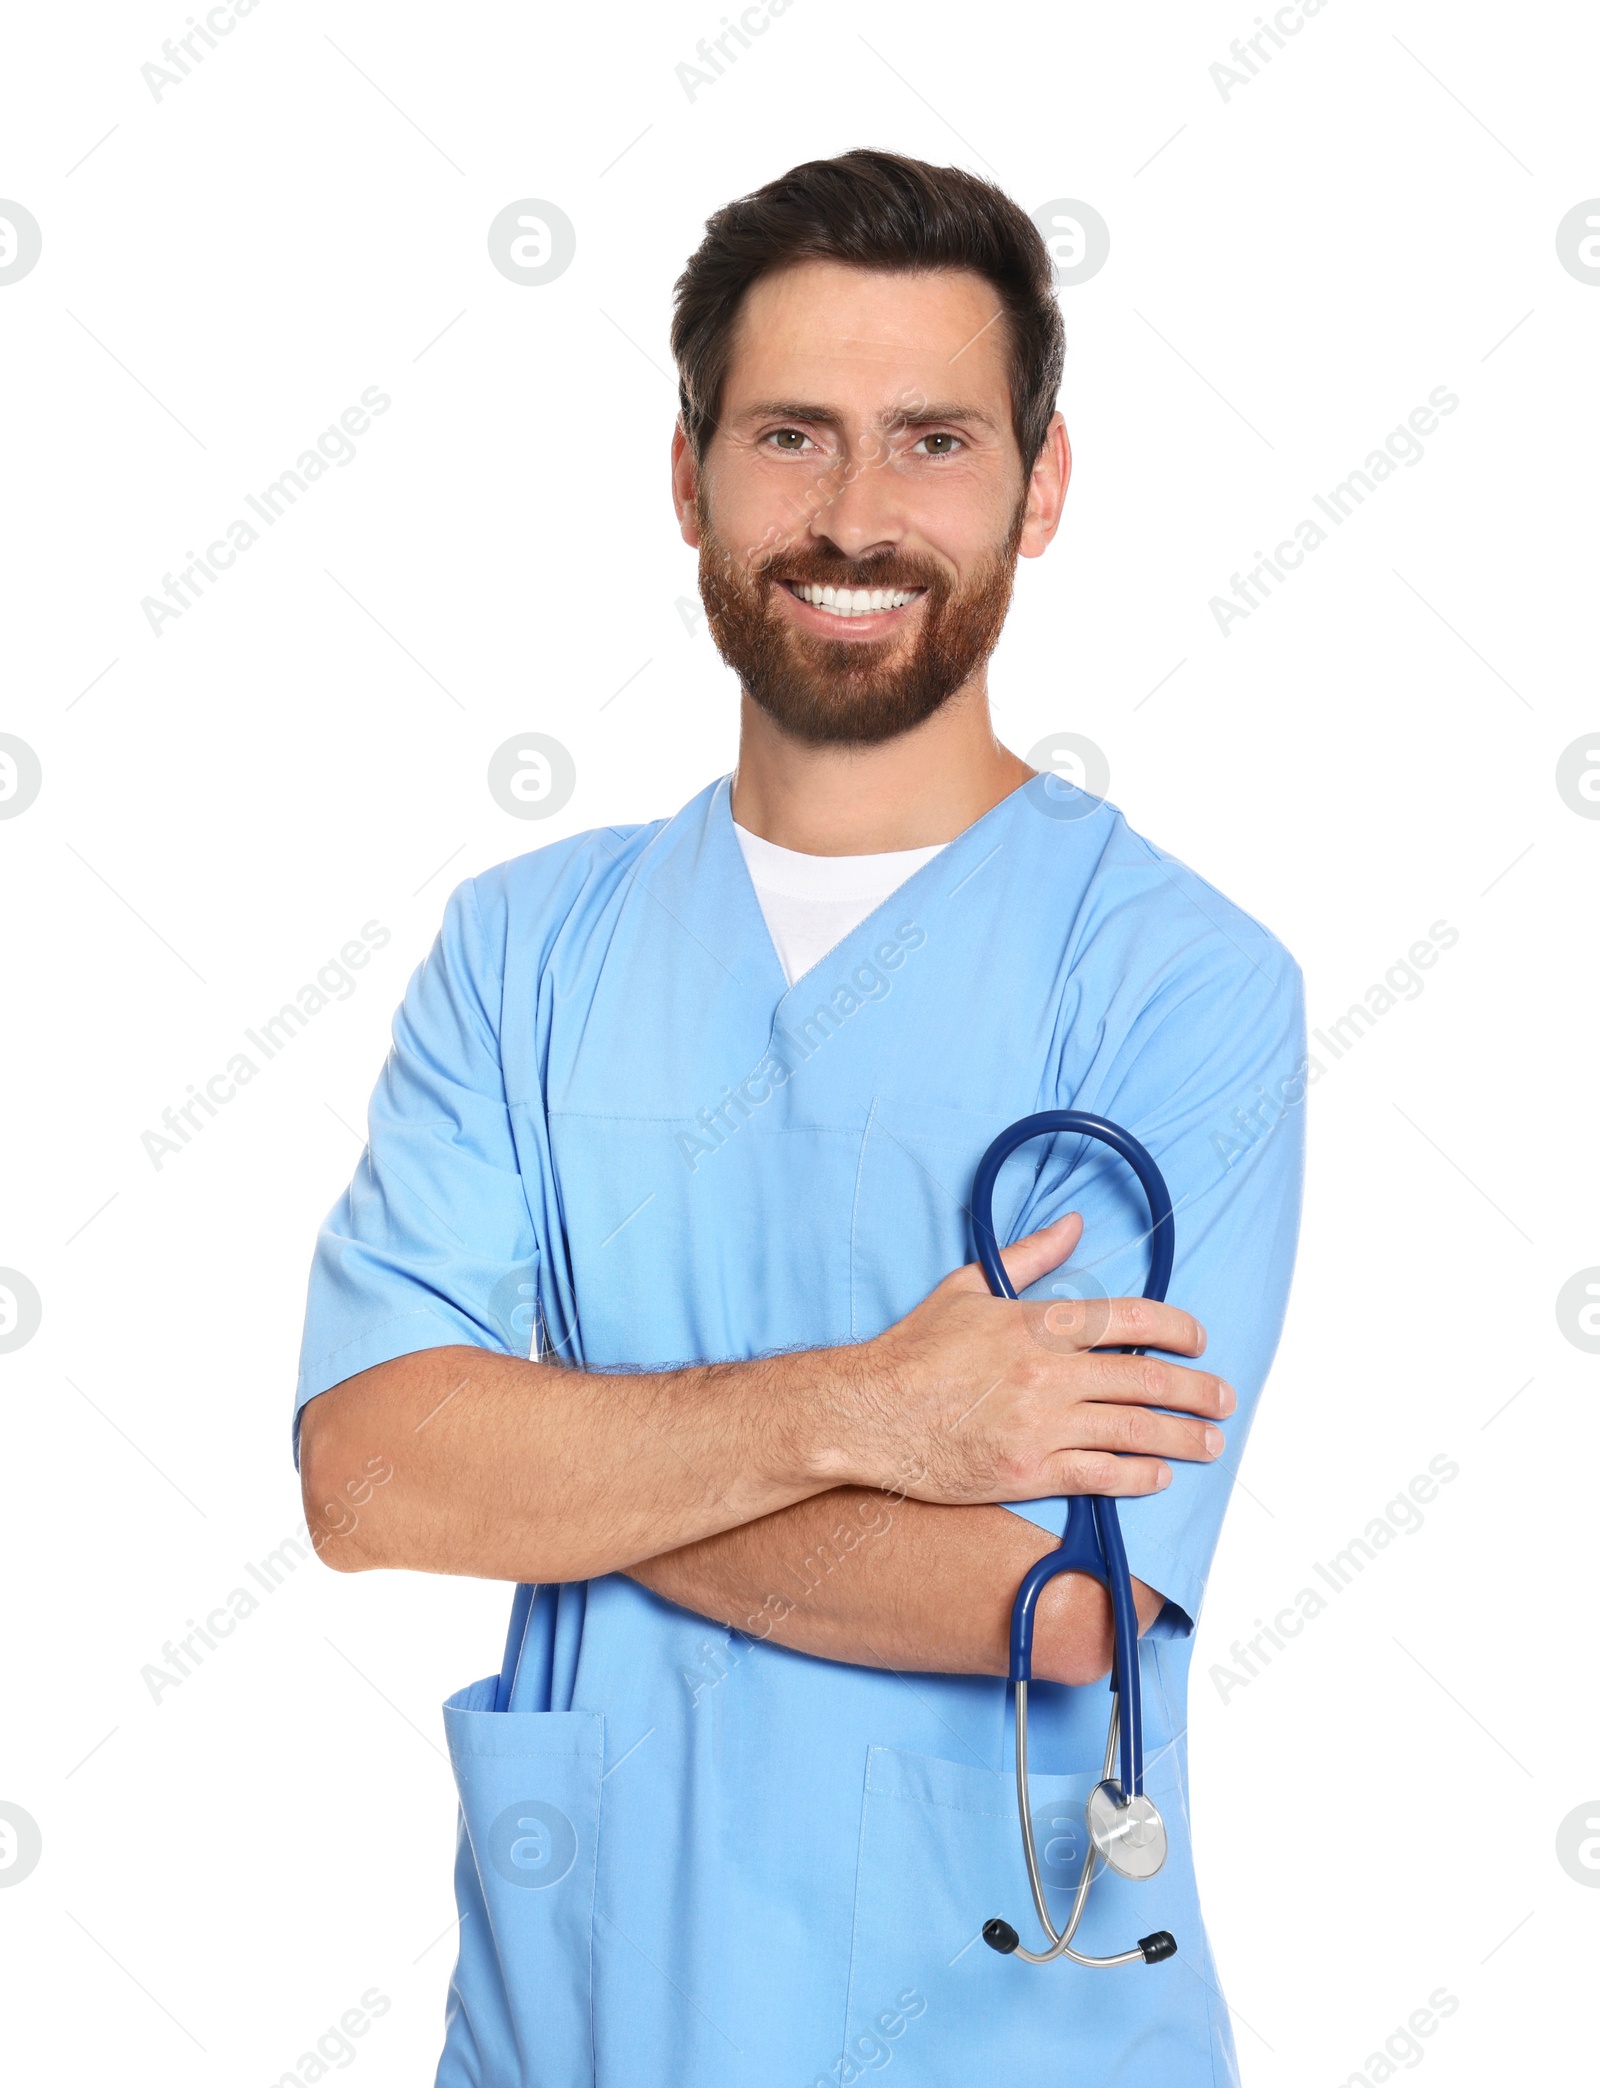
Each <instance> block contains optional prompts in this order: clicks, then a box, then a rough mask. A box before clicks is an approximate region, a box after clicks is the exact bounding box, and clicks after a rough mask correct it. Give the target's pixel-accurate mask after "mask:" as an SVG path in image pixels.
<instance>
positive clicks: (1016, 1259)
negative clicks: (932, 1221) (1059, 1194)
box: [945, 1211, 1083, 1291]
mask: <svg viewBox="0 0 1600 2088" xmlns="http://www.w3.org/2000/svg"><path fill="white" fill-rule="evenodd" d="M1082 1237H1083V1220H1082V1218H1080V1217H1079V1215H1078V1213H1077V1212H1076V1211H1069V1212H1068V1213H1067V1215H1066V1216H1065V1217H1064V1218H1057V1219H1056V1220H1055V1222H1054V1223H1053V1224H1051V1225H1046V1226H1043V1227H1041V1228H1040V1230H1039V1231H1038V1232H1034V1233H1028V1234H1027V1235H1026V1236H1025V1237H1024V1238H1023V1239H1020V1240H1016V1241H1013V1243H1012V1244H1011V1245H1010V1246H1009V1247H1002V1248H1001V1250H1000V1265H1001V1267H1002V1268H1003V1269H1004V1270H1005V1272H1006V1274H1007V1275H1008V1276H1009V1277H1010V1278H1011V1288H1012V1289H1013V1290H1018V1291H1020V1290H1026V1289H1027V1287H1028V1285H1029V1284H1030V1283H1037V1282H1038V1281H1039V1278H1040V1277H1041V1276H1048V1275H1049V1273H1050V1271H1051V1270H1052V1269H1059V1268H1060V1266H1061V1264H1062V1263H1063V1262H1064V1261H1065V1260H1066V1258H1067V1256H1068V1255H1069V1254H1071V1252H1072V1250H1073V1249H1074V1247H1076V1246H1077V1244H1078V1242H1079V1240H1081V1239H1082ZM945 1282H946V1283H947V1284H948V1285H949V1286H950V1288H951V1289H952V1290H967V1291H973V1290H976V1291H986V1290H988V1288H989V1279H988V1278H987V1277H986V1276H985V1275H984V1273H983V1270H982V1269H981V1268H980V1266H979V1265H978V1263H977V1262H968V1263H967V1265H966V1267H965V1268H964V1269H957V1270H956V1271H955V1272H954V1274H953V1275H950V1276H947V1277H946V1278H945Z"/></svg>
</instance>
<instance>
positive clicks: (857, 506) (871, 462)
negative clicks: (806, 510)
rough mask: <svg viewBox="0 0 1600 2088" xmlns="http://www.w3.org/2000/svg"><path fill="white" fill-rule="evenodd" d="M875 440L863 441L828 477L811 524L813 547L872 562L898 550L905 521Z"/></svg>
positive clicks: (874, 437) (904, 531)
mask: <svg viewBox="0 0 1600 2088" xmlns="http://www.w3.org/2000/svg"><path fill="white" fill-rule="evenodd" d="M884 454H885V453H884V449H883V446H882V443H881V441H880V440H879V439H878V438H877V437H876V436H863V437H862V438H861V440H860V441H859V442H858V444H857V445H856V447H855V449H854V451H853V453H852V455H851V456H850V457H849V458H847V459H845V460H842V461H841V462H840V464H839V465H838V466H837V468H836V470H835V471H834V472H833V473H832V474H831V475H830V478H829V480H828V482H827V484H826V486H825V487H824V488H823V489H821V490H822V491H823V496H824V497H823V499H822V501H821V503H820V505H819V507H818V509H817V512H816V514H815V515H813V517H812V518H811V524H810V528H809V531H808V534H809V535H810V537H811V540H812V541H813V543H831V544H832V545H833V546H834V547H835V548H836V549H837V550H838V551H839V552H840V553H842V555H843V556H844V557H846V558H855V559H865V558H871V557H872V556H873V555H874V554H875V553H876V554H881V553H883V552H885V551H893V550H897V549H898V548H899V547H900V545H901V544H903V543H904V541H905V537H906V524H905V516H904V513H903V511H902V506H901V502H900V498H899V489H898V488H897V486H896V484H895V475H894V472H893V471H892V470H891V469H889V468H888V466H887V465H886V464H885V462H884V461H883V458H884Z"/></svg>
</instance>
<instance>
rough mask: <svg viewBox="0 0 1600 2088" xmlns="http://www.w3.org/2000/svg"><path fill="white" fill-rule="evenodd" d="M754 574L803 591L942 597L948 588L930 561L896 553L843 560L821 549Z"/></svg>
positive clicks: (776, 559)
mask: <svg viewBox="0 0 1600 2088" xmlns="http://www.w3.org/2000/svg"><path fill="white" fill-rule="evenodd" d="M755 570H756V572H757V574H758V575H759V577H760V578H762V579H764V580H766V581H768V582H769V583H782V582H784V581H790V582H793V583H794V584H795V585H796V586H800V587H867V588H875V587H892V588H912V587H917V588H922V589H924V590H926V591H927V592H928V593H931V594H932V593H937V594H942V593H944V592H945V589H946V585H947V583H946V581H945V577H944V575H943V573H942V572H940V570H939V568H938V567H937V566H936V565H935V564H934V563H933V562H932V560H931V559H921V558H916V557H907V556H902V555H901V554H899V553H895V552H884V553H883V554H881V555H880V556H879V557H877V558H844V557H841V556H840V555H839V554H838V553H837V552H834V553H832V554H831V555H830V553H829V552H827V551H826V550H824V549H823V548H822V547H821V546H818V548H817V549H816V550H814V551H810V552H804V553H797V552H792V551H791V552H783V553H778V554H776V555H774V556H773V557H772V558H770V559H764V560H762V561H760V562H759V563H758V564H757V566H756V568H755Z"/></svg>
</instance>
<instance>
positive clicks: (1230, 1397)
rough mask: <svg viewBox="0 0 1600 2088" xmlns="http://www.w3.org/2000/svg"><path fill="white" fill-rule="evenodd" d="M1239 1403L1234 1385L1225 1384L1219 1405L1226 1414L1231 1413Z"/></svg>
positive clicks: (1219, 1398)
mask: <svg viewBox="0 0 1600 2088" xmlns="http://www.w3.org/2000/svg"><path fill="white" fill-rule="evenodd" d="M1238 1404H1239V1395H1238V1393H1237V1392H1235V1391H1234V1389H1233V1387H1232V1385H1224V1386H1223V1387H1222V1389H1221V1393H1220V1395H1219V1397H1218V1400H1217V1405H1218V1407H1219V1408H1220V1409H1221V1411H1222V1412H1223V1413H1224V1414H1231V1413H1232V1412H1233V1410H1234V1408H1235V1407H1236V1406H1237V1405H1238Z"/></svg>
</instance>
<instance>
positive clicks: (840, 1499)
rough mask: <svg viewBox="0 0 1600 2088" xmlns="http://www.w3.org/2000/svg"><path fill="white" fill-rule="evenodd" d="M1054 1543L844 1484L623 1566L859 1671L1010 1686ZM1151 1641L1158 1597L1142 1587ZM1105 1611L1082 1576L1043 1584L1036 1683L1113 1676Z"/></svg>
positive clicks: (691, 1605) (660, 1589) (1028, 1527)
mask: <svg viewBox="0 0 1600 2088" xmlns="http://www.w3.org/2000/svg"><path fill="white" fill-rule="evenodd" d="M1054 1547H1055V1540H1054V1539H1053V1538H1052V1537H1051V1536H1050V1535H1049V1534H1048V1533H1047V1532H1046V1531H1044V1530H1041V1529H1039V1528H1038V1527H1037V1525H1035V1524H1033V1523H1030V1522H1027V1521H1025V1520H1024V1518H1023V1517H1021V1516H1020V1515H1013V1514H1012V1513H1011V1511H1010V1510H1009V1509H1007V1508H1001V1507H974V1506H961V1507H943V1506H938V1505H935V1504H934V1503H931V1502H927V1501H918V1500H912V1499H907V1498H904V1497H902V1496H901V1495H899V1494H898V1493H884V1492H881V1491H878V1490H876V1489H871V1488H862V1487H839V1488H835V1489H834V1490H832V1491H831V1492H828V1493H822V1494H817V1495H814V1496H812V1497H811V1498H809V1499H807V1500H805V1501H802V1502H800V1503H799V1504H798V1505H796V1506H793V1507H789V1508H785V1509H781V1510H779V1511H777V1512H776V1513H774V1514H771V1515H767V1516H764V1517H763V1518H762V1519H761V1520H760V1521H759V1522H753V1523H747V1524H745V1525H744V1526H743V1527H742V1528H739V1529H731V1530H728V1531H725V1532H723V1533H722V1534H720V1535H718V1536H715V1537H711V1538H706V1539H703V1540H701V1541H700V1542H698V1543H695V1544H691V1545H687V1546H685V1547H683V1548H682V1549H680V1550H677V1551H674V1552H670V1553H667V1554H665V1555H663V1556H660V1557H656V1558H652V1559H649V1560H647V1561H645V1562H643V1563H641V1564H639V1565H636V1566H633V1567H630V1568H628V1569H627V1570H628V1572H629V1574H630V1576H631V1578H633V1579H634V1580H637V1581H640V1582H641V1583H642V1584H643V1585H644V1586H645V1587H648V1588H651V1589H653V1590H654V1591H655V1593H656V1594H658V1595H661V1596H664V1597H665V1598H666V1599H667V1600H668V1601H669V1602H675V1603H677V1604H679V1605H680V1606H681V1607H682V1608H684V1609H690V1610H694V1611H695V1612H696V1613H697V1614H698V1615H700V1616H704V1617H709V1618H712V1619H713V1620H714V1621H715V1622H717V1623H719V1624H723V1625H726V1626H729V1627H731V1628H732V1629H734V1630H736V1631H741V1632H744V1633H746V1634H748V1635H749V1636H751V1637H755V1638H765V1639H770V1640H772V1642H773V1643H774V1644H778V1645H784V1646H788V1647H791V1648H792V1649H793V1650H795V1651H796V1652H801V1653H813V1654H817V1655H820V1656H821V1657H823V1658H825V1659H829V1660H843V1661H849V1662H851V1663H853V1664H855V1665H858V1666H865V1667H878V1668H892V1669H897V1670H900V1671H903V1672H912V1673H932V1674H947V1675H1003V1674H1005V1672H1006V1670H1007V1666H1008V1657H1009V1640H1010V1628H1011V1605H1012V1600H1013V1597H1014V1596H1015V1594H1016V1591H1017V1584H1018V1582H1019V1581H1020V1580H1021V1579H1022V1577H1023V1575H1024V1574H1025V1573H1026V1572H1027V1570H1028V1568H1029V1567H1030V1566H1031V1565H1032V1564H1033V1563H1034V1561H1035V1560H1036V1559H1039V1558H1042V1557H1043V1555H1044V1554H1045V1553H1046V1552H1047V1551H1051V1550H1053V1549H1054ZM1133 1586H1134V1601H1135V1606H1136V1608H1137V1610H1138V1612H1139V1626H1140V1629H1141V1630H1145V1629H1147V1628H1148V1627H1149V1625H1150V1624H1151V1623H1152V1622H1153V1621H1154V1619H1155V1617H1156V1614H1157V1612H1158V1611H1159V1610H1160V1608H1161V1604H1162V1598H1161V1596H1160V1595H1159V1594H1157V1593H1156V1592H1155V1591H1154V1590H1153V1589H1151V1588H1148V1587H1146V1586H1145V1584H1144V1582H1143V1581H1138V1580H1136V1581H1135V1582H1134V1584H1133ZM1111 1650H1112V1630H1111V1610H1110V1603H1109V1601H1108V1599H1107V1597H1106V1593H1105V1590H1104V1589H1103V1588H1102V1587H1101V1586H1100V1584H1099V1583H1098V1582H1097V1581H1093V1580H1090V1579H1088V1578H1086V1577H1085V1576H1084V1575H1081V1574H1076V1573H1071V1574H1062V1575H1060V1576H1058V1577H1057V1578H1056V1579H1055V1580H1053V1581H1051V1582H1049V1583H1048V1584H1047V1586H1046V1587H1045V1589H1044V1591H1043V1593H1042V1594H1041V1596H1040V1598H1039V1604H1038V1608H1037V1610H1036V1612H1035V1627H1034V1672H1035V1674H1036V1675H1038V1676H1039V1677H1041V1678H1042V1679H1044V1680H1046V1681H1056V1682H1090V1681H1095V1680H1098V1679H1099V1678H1100V1677H1101V1676H1103V1675H1106V1674H1108V1673H1109V1672H1110V1668H1111Z"/></svg>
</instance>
